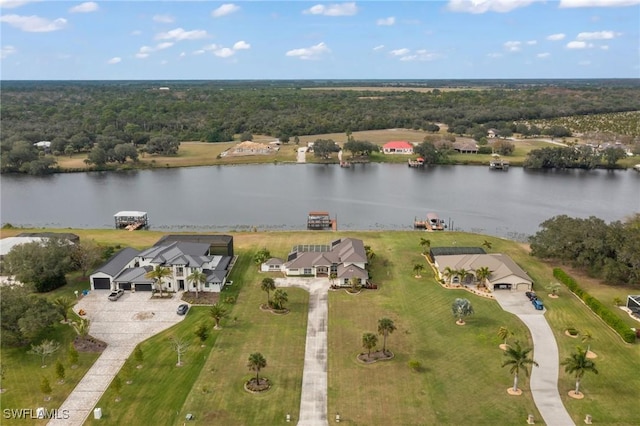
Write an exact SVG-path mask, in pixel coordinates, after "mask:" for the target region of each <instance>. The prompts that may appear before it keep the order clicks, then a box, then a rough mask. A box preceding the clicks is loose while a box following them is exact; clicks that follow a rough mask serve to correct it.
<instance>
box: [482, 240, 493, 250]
mask: <svg viewBox="0 0 640 426" xmlns="http://www.w3.org/2000/svg"><path fill="white" fill-rule="evenodd" d="M482 246H483V247H485V248H486V249H487V250H491V247H492V246H493V244H492V243H491V241H487V240H484V242H483V243H482Z"/></svg>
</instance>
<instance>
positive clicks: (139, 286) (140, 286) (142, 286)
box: [136, 284, 153, 291]
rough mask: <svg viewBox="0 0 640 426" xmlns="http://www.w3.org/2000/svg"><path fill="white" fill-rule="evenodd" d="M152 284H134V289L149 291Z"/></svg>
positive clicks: (151, 288)
mask: <svg viewBox="0 0 640 426" xmlns="http://www.w3.org/2000/svg"><path fill="white" fill-rule="evenodd" d="M151 290H153V284H136V291H151Z"/></svg>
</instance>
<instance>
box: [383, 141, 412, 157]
mask: <svg viewBox="0 0 640 426" xmlns="http://www.w3.org/2000/svg"><path fill="white" fill-rule="evenodd" d="M382 152H383V153H385V154H404V155H410V154H413V144H411V143H409V142H407V141H391V142H387V143H385V144H384V145H382Z"/></svg>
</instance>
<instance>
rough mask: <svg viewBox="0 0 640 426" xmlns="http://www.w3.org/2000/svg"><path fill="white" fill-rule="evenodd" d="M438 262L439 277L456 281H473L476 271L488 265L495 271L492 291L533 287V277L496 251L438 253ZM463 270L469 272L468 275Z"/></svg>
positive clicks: (489, 284)
mask: <svg viewBox="0 0 640 426" xmlns="http://www.w3.org/2000/svg"><path fill="white" fill-rule="evenodd" d="M434 264H435V266H436V268H437V269H438V273H439V278H440V279H442V280H444V281H445V282H450V283H452V284H463V285H464V284H473V283H475V282H476V281H477V280H476V270H478V269H480V268H483V267H487V268H489V270H490V271H491V274H490V275H489V278H488V279H487V281H486V283H485V284H486V286H487V288H488V289H489V290H491V291H494V290H512V291H527V290H531V289H532V287H533V280H532V279H531V278H530V277H529V275H527V273H526V272H525V271H524V270H523V269H522V268H521V267H520V266H518V265H517V264H516V263H515V262H514V261H513V260H512V259H511V258H510V257H509V256H507V255H505V254H500V253H492V254H453V255H440V256H438V255H436V256H434ZM459 271H465V273H466V274H464V275H465V276H464V277H461V275H463V274H462V273H461V272H459Z"/></svg>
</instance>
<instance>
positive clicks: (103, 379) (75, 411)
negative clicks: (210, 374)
mask: <svg viewBox="0 0 640 426" xmlns="http://www.w3.org/2000/svg"><path fill="white" fill-rule="evenodd" d="M108 294H109V291H107V290H96V291H92V292H91V293H89V294H88V295H87V296H84V297H83V298H82V299H81V300H80V301H79V302H78V303H77V304H76V306H74V308H73V309H74V310H75V311H76V313H77V312H79V311H80V309H83V310H84V311H85V312H86V313H87V314H86V316H85V318H88V319H89V320H91V325H90V329H89V334H91V335H92V336H94V337H96V338H97V339H100V340H102V341H104V342H106V343H107V344H108V346H107V349H105V350H104V352H103V353H102V355H100V358H98V359H97V360H96V362H95V363H94V364H93V366H92V367H91V368H90V369H89V371H87V373H86V374H85V375H84V377H83V378H82V380H80V382H79V383H78V385H77V386H76V387H75V389H74V390H73V392H71V394H70V395H69V397H68V398H67V399H66V401H65V402H64V403H63V404H62V406H61V407H60V412H61V413H66V412H68V413H69V418H68V419H64V420H62V419H60V420H52V421H50V422H49V423H48V425H51V426H54V425H55V426H57V425H60V426H62V425H64V426H75V425H78V426H80V425H82V424H83V423H84V421H85V420H86V419H87V417H88V416H89V414H91V413H92V412H93V409H94V406H95V405H96V403H97V402H98V400H99V399H100V397H101V396H102V394H103V393H104V391H105V390H106V389H107V388H108V387H109V384H110V383H111V381H112V380H113V378H114V377H115V375H116V374H117V373H118V371H119V370H120V368H121V367H122V366H123V364H124V362H125V360H126V359H127V358H128V357H129V355H131V353H132V352H133V350H134V349H135V347H136V345H137V344H138V343H140V342H142V341H143V340H146V339H148V338H149V337H151V336H153V335H155V334H157V333H159V332H161V331H163V330H166V329H167V328H169V327H171V326H172V325H174V324H176V323H178V322H179V321H181V320H183V319H184V316H180V315H177V314H176V309H177V307H178V305H179V304H180V303H184V302H181V300H180V296H181V294H174V295H173V298H171V299H162V300H160V299H158V300H151V293H150V292H137V293H130V292H125V294H124V295H123V296H122V297H121V298H120V299H119V300H117V301H115V302H112V301H109V300H107V296H108ZM100 408H102V411H103V412H105V411H108V410H109V407H108V406H107V407H100ZM63 410H67V411H63Z"/></svg>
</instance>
